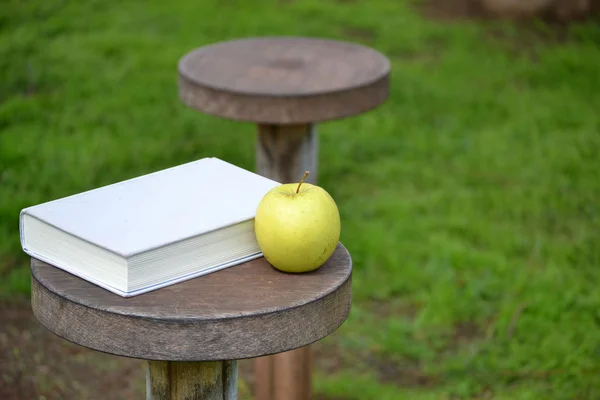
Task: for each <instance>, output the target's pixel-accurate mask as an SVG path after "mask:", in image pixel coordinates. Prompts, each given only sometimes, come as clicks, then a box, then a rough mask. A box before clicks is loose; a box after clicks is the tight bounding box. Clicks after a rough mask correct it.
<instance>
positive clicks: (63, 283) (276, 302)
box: [31, 244, 352, 400]
mask: <svg viewBox="0 0 600 400" xmlns="http://www.w3.org/2000/svg"><path fill="white" fill-rule="evenodd" d="M166 267H168V266H166ZM31 270H32V298H31V304H32V308H33V312H34V314H35V316H36V317H37V319H38V320H39V321H40V322H41V323H42V325H44V326H45V327H46V328H48V329H49V330H50V331H52V332H54V333H55V334H57V335H58V336H61V337H63V338H64V339H66V340H68V341H71V342H74V343H76V344H79V345H81V346H85V347H88V348H90V349H94V350H98V351H102V352H106V353H111V354H115V355H119V356H126V357H133V358H139V359H144V360H148V373H147V378H146V382H147V386H146V387H147V393H148V394H147V399H150V400H166V399H170V400H183V399H196V400H206V399H210V400H217V399H219V400H223V399H226V400H233V399H236V398H237V361H236V360H238V359H244V358H250V357H259V356H263V355H266V354H275V353H280V352H284V351H287V350H291V349H295V348H298V347H301V346H305V345H307V344H310V343H313V342H315V341H317V340H319V339H321V338H323V337H325V336H327V335H329V334H330V333H332V332H333V331H335V330H336V329H337V328H338V327H339V326H340V325H341V324H342V323H343V322H344V321H345V320H346V318H347V316H348V313H349V311H350V305H351V297H352V293H351V274H352V263H351V259H350V255H349V254H348V252H347V251H346V249H345V248H344V247H343V246H342V245H341V244H338V247H337V249H336V250H335V252H334V253H333V255H332V256H331V258H330V259H329V260H328V261H327V262H326V263H325V265H323V266H322V267H321V268H319V269H318V270H316V271H314V272H310V273H306V274H298V275H293V274H285V273H282V272H279V271H277V270H276V269H274V268H273V267H271V265H269V264H268V263H267V262H266V261H265V259H264V258H259V259H256V260H254V261H251V262H248V263H245V264H242V265H238V266H235V267H232V268H227V269H225V270H221V271H219V272H215V273H212V274H209V275H205V276H201V277H198V278H195V279H192V280H188V281H185V282H183V283H179V284H176V285H172V286H168V287H166V288H163V289H159V290H156V291H153V292H150V293H146V294H143V295H139V296H136V297H132V298H128V299H127V298H122V297H120V296H117V295H115V294H112V293H110V292H108V291H106V290H104V289H102V288H100V287H98V286H95V285H93V284H91V283H89V282H87V281H84V280H82V279H80V278H77V277H76V276H74V275H71V274H69V273H67V272H64V271H63V270H60V269H58V268H55V267H53V266H50V265H48V264H45V263H43V262H41V261H39V260H36V259H32V263H31ZM278 384H281V385H287V384H289V382H285V381H284V382H278Z"/></svg>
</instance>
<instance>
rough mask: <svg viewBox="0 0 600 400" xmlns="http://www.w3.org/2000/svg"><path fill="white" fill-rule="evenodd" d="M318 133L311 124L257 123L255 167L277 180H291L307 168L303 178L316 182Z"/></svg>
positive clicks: (298, 176)
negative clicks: (306, 174)
mask: <svg viewBox="0 0 600 400" xmlns="http://www.w3.org/2000/svg"><path fill="white" fill-rule="evenodd" d="M317 154H318V137H317V131H316V128H315V126H314V125H259V126H258V137H257V141H256V170H257V172H258V173H259V174H260V175H262V176H265V177H267V178H270V179H273V180H275V181H277V182H281V183H293V182H298V181H299V180H300V179H302V175H304V172H305V171H310V175H308V177H307V178H306V182H309V183H313V184H316V182H317V175H318V174H317Z"/></svg>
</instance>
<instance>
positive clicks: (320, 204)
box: [254, 171, 341, 273]
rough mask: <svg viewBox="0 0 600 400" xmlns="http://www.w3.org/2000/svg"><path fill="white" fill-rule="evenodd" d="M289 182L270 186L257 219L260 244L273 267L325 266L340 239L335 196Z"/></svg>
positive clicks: (299, 269) (287, 269) (293, 270)
mask: <svg viewBox="0 0 600 400" xmlns="http://www.w3.org/2000/svg"><path fill="white" fill-rule="evenodd" d="M308 174H309V171H306V172H305V173H304V177H303V178H302V180H301V181H300V183H287V184H282V185H279V186H276V187H274V188H273V189H271V190H269V191H268V192H267V193H266V194H265V195H264V197H263V198H262V199H261V201H260V203H259V205H258V207H257V209H256V216H255V219H254V231H255V233H256V239H257V241H258V245H259V247H260V249H261V251H262V253H263V255H264V257H265V258H266V260H267V261H268V262H269V264H271V265H272V266H273V267H275V268H277V269H278V270H280V271H283V272H290V273H302V272H308V271H313V270H315V269H317V268H319V267H320V266H322V265H323V264H324V263H325V261H327V260H328V259H329V257H331V255H332V254H333V252H334V250H335V248H336V246H337V244H338V242H339V240H340V229H341V226H340V213H339V210H338V207H337V205H336V203H335V201H334V200H333V198H332V197H331V196H330V195H329V193H327V191H326V190H325V189H323V188H321V187H319V186H316V185H313V184H310V183H304V180H305V179H306V177H307V176H308Z"/></svg>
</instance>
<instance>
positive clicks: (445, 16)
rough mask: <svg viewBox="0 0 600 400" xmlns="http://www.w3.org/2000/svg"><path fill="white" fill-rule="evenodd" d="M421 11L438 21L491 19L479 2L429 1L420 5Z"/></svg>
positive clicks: (457, 0)
mask: <svg viewBox="0 0 600 400" xmlns="http://www.w3.org/2000/svg"><path fill="white" fill-rule="evenodd" d="M419 11H421V12H422V13H423V14H424V15H425V16H426V17H428V18H432V19H436V20H448V21H453V20H463V19H480V18H489V17H490V15H489V13H487V12H486V11H485V9H484V8H483V6H482V5H481V2H480V1H479V0H427V1H423V2H421V3H420V4H419Z"/></svg>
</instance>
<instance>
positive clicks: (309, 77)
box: [178, 37, 390, 125]
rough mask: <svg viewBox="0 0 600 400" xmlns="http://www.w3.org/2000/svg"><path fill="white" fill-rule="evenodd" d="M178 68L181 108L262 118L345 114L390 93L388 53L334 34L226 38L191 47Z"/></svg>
mask: <svg viewBox="0 0 600 400" xmlns="http://www.w3.org/2000/svg"><path fill="white" fill-rule="evenodd" d="M178 70H179V95H180V98H181V100H182V101H183V103H184V104H186V105H187V106H189V107H192V108H195V109H197V110H200V111H202V112H204V113H208V114H212V115H216V116H220V117H223V118H229V119H234V120H242V121H253V122H257V123H261V124H280V125H284V124H308V123H312V122H320V121H326V120H332V119H339V118H344V117H348V116H352V115H356V114H359V113H362V112H365V111H368V110H370V109H372V108H375V107H377V106H378V105H380V104H381V103H383V102H384V101H385V100H386V99H387V97H388V94H389V74H390V63H389V61H388V59H387V58H386V57H385V56H384V55H383V54H381V53H380V52H378V51H376V50H374V49H371V48H369V47H365V46H362V45H358V44H354V43H349V42H344V41H339V40H330V39H316V38H302V37H268V38H251V39H239V40H231V41H227V42H221V43H216V44H212V45H208V46H205V47H201V48H198V49H195V50H192V51H190V52H189V53H187V54H186V55H184V56H183V57H182V58H181V59H180V61H179V65H178Z"/></svg>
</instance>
